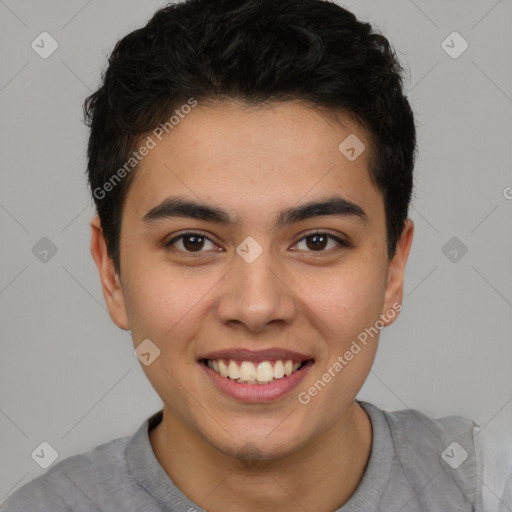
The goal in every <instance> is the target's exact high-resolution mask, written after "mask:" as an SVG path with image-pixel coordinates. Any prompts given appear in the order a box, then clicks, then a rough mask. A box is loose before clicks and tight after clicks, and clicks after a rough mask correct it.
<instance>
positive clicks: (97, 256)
mask: <svg viewBox="0 0 512 512" xmlns="http://www.w3.org/2000/svg"><path fill="white" fill-rule="evenodd" d="M90 225H91V254H92V257H93V259H94V261H95V263H96V266H97V267H98V272H99V274H100V280H101V286H102V288H103V296H104V297H105V302H106V304H107V308H108V312H109V314H110V318H111V319H112V321H113V322H114V323H115V324H116V325H117V326H118V327H119V328H120V329H123V330H129V329H130V325H129V322H128V316H127V314H126V307H125V300H124V292H123V288H122V286H121V282H120V279H119V276H118V275H117V272H116V271H115V267H114V262H113V261H112V258H111V257H110V255H109V254H108V249H107V242H106V240H105V235H104V234H103V229H102V228H101V222H100V219H99V217H98V216H96V217H94V218H93V219H92V220H91V224H90Z"/></svg>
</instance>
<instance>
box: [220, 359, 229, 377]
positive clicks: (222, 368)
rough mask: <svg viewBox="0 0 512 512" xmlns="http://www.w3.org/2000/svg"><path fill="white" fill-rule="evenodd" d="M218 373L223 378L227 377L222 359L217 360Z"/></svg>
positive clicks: (226, 369) (226, 370) (226, 368)
mask: <svg viewBox="0 0 512 512" xmlns="http://www.w3.org/2000/svg"><path fill="white" fill-rule="evenodd" d="M219 371H220V374H221V375H222V376H223V377H227V376H228V367H227V366H226V363H225V362H224V361H223V360H222V359H219Z"/></svg>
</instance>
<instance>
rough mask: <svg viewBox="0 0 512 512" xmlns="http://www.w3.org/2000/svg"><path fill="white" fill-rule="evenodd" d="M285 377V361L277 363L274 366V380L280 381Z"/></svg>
mask: <svg viewBox="0 0 512 512" xmlns="http://www.w3.org/2000/svg"><path fill="white" fill-rule="evenodd" d="M282 377H284V364H283V361H276V364H275V365H274V379H280V378H282Z"/></svg>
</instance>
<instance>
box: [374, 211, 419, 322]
mask: <svg viewBox="0 0 512 512" xmlns="http://www.w3.org/2000/svg"><path fill="white" fill-rule="evenodd" d="M413 234H414V223H413V222H412V220H411V219H407V220H406V222H405V226H404V229H403V231H402V235H401V236H400V240H399V241H398V243H397V246H396V251H395V254H394V256H393V258H392V259H391V261H390V262H389V267H388V278H387V283H386V290H385V294H384V309H383V311H382V315H383V316H382V317H381V318H382V320H383V322H384V325H385V326H388V325H391V324H392V323H393V322H394V321H395V320H396V318H397V317H398V314H393V315H392V316H391V315H388V314H386V312H389V311H391V310H393V311H395V312H397V313H398V312H399V311H400V309H401V308H400V309H398V311H397V304H399V305H400V306H401V304H402V298H403V291H404V273H405V264H406V263H407V258H408V256H409V251H410V250H411V245H412V239H413ZM393 306H394V307H393Z"/></svg>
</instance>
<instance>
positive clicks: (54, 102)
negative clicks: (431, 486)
mask: <svg viewBox="0 0 512 512" xmlns="http://www.w3.org/2000/svg"><path fill="white" fill-rule="evenodd" d="M161 5H163V2H161V1H148V0H145V1H142V0H140V1H135V0H129V1H127V0H108V1H101V2H100V1H99V0H89V1H88V2H87V1H83V0H66V1H64V0H61V1H58V0H51V1H50V0H47V1H45V2H36V1H34V0H32V1H29V0H18V1H14V0H0V27H1V32H0V38H1V43H2V67H1V70H2V71H1V77H0V109H1V111H0V112H1V117H0V119H1V122H2V127H3V128H2V136H1V138H0V144H1V148H0V149H1V151H0V155H1V188H0V223H1V235H2V240H1V255H2V261H1V267H0V322H1V338H0V340H1V354H2V357H1V359H0V390H1V391H0V393H1V394H0V449H1V453H0V460H1V461H2V463H1V467H0V502H1V501H2V500H3V499H5V497H6V496H7V495H9V494H10V493H12V492H13V491H14V490H15V489H17V488H19V487H20V486H21V485H23V484H25V483H26V482H28V481H29V480H31V479H33V478H35V477H36V476H38V475H40V474H41V473H42V472H43V470H42V469H41V468H39V466H37V465H36V463H35V462H34V461H33V460H32V459H31V457H30V454H31V452H32V451H33V450H34V448H36V446H38V445H39V444H40V443H41V442H42V441H48V442H49V443H50V444H51V445H52V446H54V447H55V448H56V450H57V451H58V453H59V460H62V458H65V457H67V456H70V455H73V454H76V453H80V452H83V451H86V450H89V449H91V448H93V447H94V446H97V445H98V444H100V443H103V442H106V441H109V440H111V439H113V438H115V437H119V436H123V435H127V434H131V433H132V432H133V431H134V430H135V429H136V428H137V427H138V425H139V424H140V423H141V422H142V421H143V420H144V419H145V418H147V417H148V416H149V415H150V414H151V413H153V412H154V411H156V410H157V409H159V408H160V406H161V402H160V399H159V398H158V396H157V395H156V393H155V392H154V391H153V389H152V388H151V386H150V385H149V383H148V382H147V380H146V378H145V376H144V374H143V372H142V369H141V367H140V364H139V362H138V360H137V359H136V358H135V357H134V355H133V352H132V351H133V346H132V342H131V338H130V336H129V333H126V332H124V331H121V330H119V329H118V328H117V327H116V326H115V325H114V324H113V323H112V322H111V320H110V318H109V316H108V314H107V313H106V309H105V305H104V300H103V295H102V291H101V287H100V281H99V278H98V275H97V270H96V267H95V265H94V262H93V260H92V257H91V256H90V252H89V237H90V228H89V221H90V218H91V217H92V216H93V212H94V210H93V207H92V201H91V199H90V198H89V194H88V190H87V187H86V180H85V175H84V171H85V166H86V161H85V145H86V138H87V129H86V127H85V126H84V125H83V124H82V122H81V118H82V111H81V104H82V102H83V100H84V98H85V96H86V95H88V94H90V93H91V92H92V90H94V89H95V88H96V87H97V86H98V84H99V77H100V71H101V70H102V69H103V68H104V66H105V64H106V56H107V55H108V54H109V53H110V51H111V50H112V48H113V45H114V44H115V42H116V41H117V40H118V39H119V38H120V37H121V36H122V35H124V34H125V33H127V32H128V31H131V30H133V29H135V28H137V27H139V26H140V25H141V24H143V23H144V22H145V21H146V20H147V19H148V18H149V16H150V15H151V14H152V13H153V11H154V10H155V9H156V8H157V7H159V6H161ZM343 5H345V6H346V7H348V8H349V9H351V10H353V11H354V12H355V13H356V14H358V15H359V16H360V17H361V18H362V19H364V20H368V21H371V22H373V23H375V25H376V27H377V28H379V29H380V30H381V31H382V32H383V33H384V34H385V35H386V36H387V37H388V38H389V39H390V40H391V42H392V43H393V44H394V46H395V48H396V50H397V53H398V55H399V57H400V59H401V61H402V63H403V64H404V65H405V66H407V67H408V69H409V70H410V80H408V81H407V83H406V89H407V91H408V94H409V98H410V101H411V104H412V107H413V110H414V112H415V114H416V117H417V126H418V135H419V151H420V155H419V160H418V163H417V166H416V189H415V197H414V202H413V208H412V210H411V218H412V219H413V220H414V221H415V224H416V233H415V240H414V243H413V247H412V252H411V256H410V260H409V264H408V268H407V272H406V280H405V298H404V309H403V311H402V313H401V315H400V318H399V320H398V321H397V323H395V324H394V325H393V326H391V327H389V328H388V329H385V330H384V332H383V333H382V336H381V341H380V347H379V352H378V355H377V360H376V363H375V366H374V368H373V371H372V373H371V374H370V376H369V378H368V381H367V383H366V384H365V386H364V388H363V390H362V391H361V393H360V395H359V398H361V399H364V400H368V401H371V402H373V403H375V404H377V405H378V406H380V407H382V408H384V409H389V410H395V409H403V408H416V409H420V410H422V411H424V412H425V413H427V414H430V415H432V416H443V415H449V414H462V415H465V416H469V417H471V418H473V419H474V420H475V421H477V422H478V423H480V424H481V425H486V424H487V425H488V428H492V429H494V430H495V431H496V432H501V433H502V434H503V433H505V432H506V431H511V430H512V428H511V427H512V371H511V369H512V342H511V340H512V321H511V318H512V272H511V270H510V264H511V262H512V237H511V235H512V221H511V219H512V199H507V198H506V195H507V192H508V195H509V197H511V196H512V189H510V188H507V187H512V172H511V169H512V167H511V164H512V150H511V146H512V144H511V142H512V140H511V135H512V129H511V127H512V115H511V114H512V69H511V65H510V62H511V60H510V56H511V55H512V35H511V34H512V31H511V27H512V0H501V1H496V0H479V1H476V0H473V1H468V0H457V1H456V0H449V1H446V0H435V1H433V0H429V1H427V0H415V1H411V0H395V1H388V2H380V1H370V0H367V1H361V2H360V1H357V2H356V1H347V2H344V3H343ZM43 31H47V32H49V33H50V34H51V35H52V36H53V37H54V38H55V39H56V40H57V42H58V44H59V47H58V49H57V50H56V51H55V53H53V54H52V55H51V56H50V57H49V58H48V59H42V58H41V57H39V56H38V55H37V54H36V53H35V52H34V51H33V50H32V48H31V42H32V41H33V40H34V39H35V38H36V37H37V36H38V35H39V34H40V33H41V32H43ZM453 31H457V32H459V33H460V34H461V35H462V36H463V37H464V39H465V40H467V42H468V43H469V48H468V50H467V51H466V52H465V53H464V54H462V55H461V56H460V57H459V58H458V59H453V58H451V57H450V56H449V55H448V54H447V53H446V52H445V51H444V50H443V48H442V47H441V43H442V41H443V40H445V38H446V37H447V36H448V35H449V34H451V33H452V32H453ZM454 236H455V237H457V238H458V239H459V240H460V241H461V242H462V243H463V244H464V245H465V246H467V248H468V252H467V254H465V255H464V256H463V257H462V258H460V259H459V260H458V261H456V262H452V261H450V259H448V257H447V256H445V254H443V252H442V248H443V246H444V245H445V244H446V243H447V242H448V240H450V239H451V238H452V237H454ZM42 237H48V238H49V239H50V240H51V241H52V242H53V243H54V244H55V245H56V247H57V249H58V252H57V253H56V254H55V256H53V257H52V258H51V259H49V261H47V262H46V263H43V262H41V261H40V260H39V259H38V258H36V256H35V255H34V254H33V253H32V247H33V246H34V245H35V244H36V243H37V242H38V241H39V240H40V239H41V238H42ZM459 254H460V253H459Z"/></svg>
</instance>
